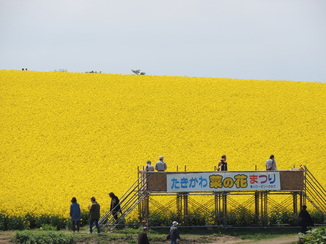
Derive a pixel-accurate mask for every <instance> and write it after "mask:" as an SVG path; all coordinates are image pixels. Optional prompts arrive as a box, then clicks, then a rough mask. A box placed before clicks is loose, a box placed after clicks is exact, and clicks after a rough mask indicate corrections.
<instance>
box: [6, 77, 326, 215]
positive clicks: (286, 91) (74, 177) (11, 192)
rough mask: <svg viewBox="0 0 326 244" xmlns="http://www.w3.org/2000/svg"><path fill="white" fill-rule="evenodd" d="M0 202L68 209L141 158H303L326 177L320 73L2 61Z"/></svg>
mask: <svg viewBox="0 0 326 244" xmlns="http://www.w3.org/2000/svg"><path fill="white" fill-rule="evenodd" d="M0 92H1V108H0V116H1V120H0V128H1V137H0V148H1V149H0V150H1V151H0V153H1V154H0V155H1V162H0V163H1V168H0V169H1V171H0V179H1V188H0V211H4V212H6V213H8V214H10V215H18V216H19V215H24V214H26V213H35V214H43V213H44V214H56V215H61V216H67V215H68V208H69V205H70V200H71V198H72V197H73V196H75V197H76V198H77V199H78V202H79V203H80V204H81V206H82V208H83V209H86V208H87V205H88V204H89V199H90V197H92V196H95V197H96V198H97V199H98V202H99V203H100V204H101V206H102V209H103V211H104V210H105V209H107V208H108V207H109V203H110V199H109V197H108V195H107V193H108V192H111V191H113V192H115V193H116V195H118V196H121V195H122V194H123V193H124V192H125V191H126V190H127V189H128V188H129V186H130V185H131V184H132V183H133V182H134V181H135V180H136V178H137V167H138V166H143V165H145V164H146V161H147V160H151V161H152V162H153V164H155V162H156V161H157V160H158V156H160V155H163V156H165V161H166V162H167V164H168V170H171V171H174V170H176V167H177V166H178V167H179V170H180V169H182V168H183V167H184V166H185V165H186V166H187V171H195V170H205V171H207V170H213V169H214V166H215V165H217V163H218V161H219V159H220V156H221V155H222V154H226V155H227V157H228V167H229V170H254V169H255V167H257V168H258V170H264V169H265V161H266V160H267V159H268V158H269V156H270V155H271V154H274V155H275V159H276V162H277V165H278V168H279V169H280V170H288V169H291V168H293V165H295V166H296V167H298V166H299V165H300V164H304V165H306V166H307V167H308V168H309V169H310V171H312V173H313V174H314V175H315V176H316V178H317V179H318V180H319V181H320V182H321V183H322V185H323V186H324V187H326V181H325V174H326V167H325V161H326V151H325V148H326V140H325V138H326V134H325V131H326V84H325V83H313V82H311V83H307V82H291V81H261V80H236V79H217V78H191V77H171V76H166V77H164V76H136V75H113V74H85V73H62V72H32V71H0Z"/></svg>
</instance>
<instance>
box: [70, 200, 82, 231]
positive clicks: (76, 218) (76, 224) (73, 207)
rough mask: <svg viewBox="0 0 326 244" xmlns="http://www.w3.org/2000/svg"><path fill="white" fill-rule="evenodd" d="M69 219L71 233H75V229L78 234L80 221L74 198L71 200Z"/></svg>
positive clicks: (78, 208) (77, 205)
mask: <svg viewBox="0 0 326 244" xmlns="http://www.w3.org/2000/svg"><path fill="white" fill-rule="evenodd" d="M70 218H71V222H72V231H73V232H74V233H75V231H76V227H77V232H79V226H80V219H81V215H80V206H79V204H78V203H77V199H76V198H75V197H73V198H72V199H71V205H70Z"/></svg>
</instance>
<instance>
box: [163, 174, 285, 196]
mask: <svg viewBox="0 0 326 244" xmlns="http://www.w3.org/2000/svg"><path fill="white" fill-rule="evenodd" d="M166 182H167V192H190V191H264V190H265V191H268V190H274V191H275V190H280V189H281V183H280V173H279V172H262V171H251V172H248V171H247V172H233V173H232V172H223V173H222V172H218V171H216V172H211V173H207V172H203V173H189V174H184V173H182V174H177V173H176V174H169V173H168V174H167V175H166Z"/></svg>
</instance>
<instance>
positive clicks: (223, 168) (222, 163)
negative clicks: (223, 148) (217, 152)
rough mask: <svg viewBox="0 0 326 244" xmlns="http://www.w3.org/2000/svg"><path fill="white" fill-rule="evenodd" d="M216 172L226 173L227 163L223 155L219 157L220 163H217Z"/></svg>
mask: <svg viewBox="0 0 326 244" xmlns="http://www.w3.org/2000/svg"><path fill="white" fill-rule="evenodd" d="M217 170H218V171H228V163H227V162H226V156H225V155H223V156H222V157H221V161H220V162H219V163H218V166H217Z"/></svg>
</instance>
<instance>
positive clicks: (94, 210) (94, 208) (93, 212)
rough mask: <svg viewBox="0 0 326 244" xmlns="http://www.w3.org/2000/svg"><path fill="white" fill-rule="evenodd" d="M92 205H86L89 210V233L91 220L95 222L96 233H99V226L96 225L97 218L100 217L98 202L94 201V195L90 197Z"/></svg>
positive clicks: (91, 225)
mask: <svg viewBox="0 0 326 244" xmlns="http://www.w3.org/2000/svg"><path fill="white" fill-rule="evenodd" d="M91 202H92V205H89V206H88V209H89V212H90V220H89V234H92V232H93V222H95V226H96V228H97V233H98V234H100V226H99V225H98V220H99V218H100V212H101V211H100V209H101V207H100V204H98V203H97V202H96V199H95V197H92V198H91Z"/></svg>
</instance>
